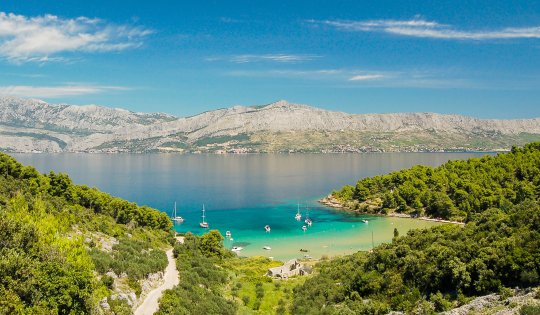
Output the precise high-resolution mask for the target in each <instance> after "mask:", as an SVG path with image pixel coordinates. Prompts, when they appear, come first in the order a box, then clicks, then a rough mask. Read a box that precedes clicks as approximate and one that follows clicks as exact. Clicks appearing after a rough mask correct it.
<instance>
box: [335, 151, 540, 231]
mask: <svg viewBox="0 0 540 315" xmlns="http://www.w3.org/2000/svg"><path fill="white" fill-rule="evenodd" d="M332 195H333V197H334V198H336V199H337V200H338V201H340V202H341V203H342V204H343V205H344V206H345V207H346V208H348V209H351V210H355V211H359V212H369V213H389V212H394V211H395V212H400V213H407V214H412V215H418V216H429V217H436V218H443V219H450V220H457V221H467V220H469V219H470V218H471V217H472V216H473V215H474V214H476V213H481V212H483V211H485V210H487V209H490V208H500V209H502V210H505V211H507V210H509V209H510V208H512V206H513V205H516V204H519V203H521V202H524V201H527V200H533V201H534V200H538V199H539V198H540V143H531V144H528V145H526V146H525V147H523V148H517V147H513V148H512V151H511V152H509V153H500V154H497V155H496V156H484V157H482V158H475V159H469V160H466V161H449V162H447V163H445V164H443V165H441V166H439V167H437V168H432V167H427V166H421V165H419V166H415V167H413V168H410V169H406V170H401V171H397V172H393V173H390V174H387V175H381V176H375V177H370V178H365V179H362V180H360V181H358V183H357V184H356V186H345V187H343V188H342V189H341V190H339V191H335V192H333V193H332Z"/></svg>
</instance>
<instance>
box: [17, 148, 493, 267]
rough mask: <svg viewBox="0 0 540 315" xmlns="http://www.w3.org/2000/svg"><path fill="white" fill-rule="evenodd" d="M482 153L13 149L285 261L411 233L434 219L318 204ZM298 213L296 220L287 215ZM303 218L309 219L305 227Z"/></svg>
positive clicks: (183, 227) (188, 227)
mask: <svg viewBox="0 0 540 315" xmlns="http://www.w3.org/2000/svg"><path fill="white" fill-rule="evenodd" d="M485 154H489V153H474V152H466V153H465V152H464V153H365V154H246V155H238V154H235V155H226V154H224V155H214V154H208V155H206V154H159V153H156V154H83V153H81V154H79V153H61V154H45V153H42V154H12V155H13V156H14V157H15V158H16V159H18V160H19V161H20V162H22V163H24V164H26V165H32V166H34V167H36V168H37V169H38V170H39V171H40V172H43V173H48V172H50V171H51V170H52V171H55V172H63V173H67V174H69V175H70V177H71V178H72V179H73V181H74V182H75V183H77V184H82V185H88V186H91V187H97V188H99V189H100V190H102V191H105V192H107V193H109V194H111V195H114V196H118V197H121V198H124V199H127V200H129V201H132V202H136V203H137V204H139V205H148V206H151V207H153V208H157V209H159V210H160V211H163V212H166V213H167V214H169V215H171V216H172V214H173V207H174V203H175V202H176V205H177V215H179V216H182V217H183V218H184V219H185V221H184V222H183V223H180V224H175V225H174V229H175V230H176V231H177V232H182V233H185V232H191V233H193V234H197V235H201V234H203V233H205V232H206V231H208V230H206V229H203V228H201V227H200V226H199V223H200V222H201V220H202V217H201V216H202V211H201V210H202V207H203V205H204V208H205V220H206V222H208V224H209V226H210V230H212V229H217V230H219V231H220V232H221V234H223V235H224V236H225V234H226V231H229V232H230V233H231V235H232V237H231V238H230V239H229V238H226V239H225V240H224V245H225V246H226V247H228V248H232V247H241V248H242V250H241V251H239V252H238V255H240V256H256V255H257V256H258V255H260V256H265V257H270V258H271V259H276V260H282V261H284V260H288V259H293V258H304V257H306V258H313V259H320V258H323V257H329V258H330V257H335V256H340V255H345V254H351V253H354V252H357V251H361V250H370V249H371V248H372V247H373V246H377V245H378V244H381V243H384V242H391V240H392V237H393V233H394V229H397V230H398V232H399V233H400V235H403V234H406V233H407V231H409V230H410V229H419V228H429V227H431V226H434V225H437V224H441V223H436V222H429V221H421V220H416V219H407V218H405V219H404V218H393V217H381V216H370V215H358V214H351V213H347V212H345V211H342V210H336V209H331V208H328V207H326V206H323V205H321V204H319V203H318V202H317V201H318V200H319V199H320V198H322V197H324V196H326V195H328V194H329V193H330V192H332V191H333V190H335V189H339V188H341V187H342V186H344V185H354V184H355V183H356V182H357V181H358V180H359V179H362V178H365V177H369V176H375V175H380V174H385V173H389V172H392V171H396V170H400V169H404V168H408V167H411V166H414V165H417V164H422V165H428V166H438V165H441V164H443V163H445V162H447V161H448V160H456V159H467V158H471V157H481V156H483V155H485ZM297 211H300V213H301V215H302V220H300V221H297V220H295V215H296V213H297ZM306 218H309V219H311V220H312V222H313V223H312V225H311V226H310V227H307V228H306V230H305V231H304V230H303V229H302V227H303V226H304V225H306V223H305V221H304V220H305V219H306ZM366 221H367V223H366ZM266 225H268V226H269V227H270V231H269V232H267V231H266V230H265V226H266ZM264 247H269V248H270V249H264ZM301 250H302V251H301Z"/></svg>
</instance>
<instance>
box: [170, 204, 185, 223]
mask: <svg viewBox="0 0 540 315" xmlns="http://www.w3.org/2000/svg"><path fill="white" fill-rule="evenodd" d="M172 220H173V221H174V222H176V223H182V222H184V218H182V217H181V216H179V215H176V201H175V202H174V213H173V218H172Z"/></svg>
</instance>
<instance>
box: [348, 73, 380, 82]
mask: <svg viewBox="0 0 540 315" xmlns="http://www.w3.org/2000/svg"><path fill="white" fill-rule="evenodd" d="M382 78H384V75H382V74H361V75H355V76H353V77H351V78H349V81H369V80H377V79H382Z"/></svg>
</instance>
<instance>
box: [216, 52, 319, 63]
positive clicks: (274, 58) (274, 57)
mask: <svg viewBox="0 0 540 315" xmlns="http://www.w3.org/2000/svg"><path fill="white" fill-rule="evenodd" d="M320 57H321V56H318V55H308V54H262V55H255V54H245V55H234V56H228V57H209V58H206V61H219V60H226V61H229V62H234V63H250V62H264V61H266V62H279V63H296V62H304V61H310V60H313V59H317V58H320Z"/></svg>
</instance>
